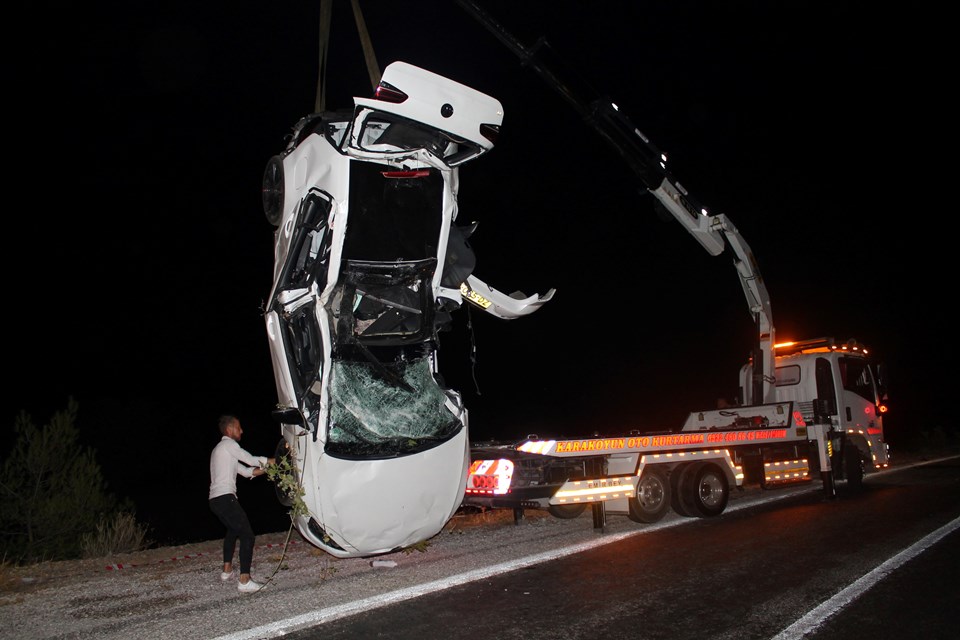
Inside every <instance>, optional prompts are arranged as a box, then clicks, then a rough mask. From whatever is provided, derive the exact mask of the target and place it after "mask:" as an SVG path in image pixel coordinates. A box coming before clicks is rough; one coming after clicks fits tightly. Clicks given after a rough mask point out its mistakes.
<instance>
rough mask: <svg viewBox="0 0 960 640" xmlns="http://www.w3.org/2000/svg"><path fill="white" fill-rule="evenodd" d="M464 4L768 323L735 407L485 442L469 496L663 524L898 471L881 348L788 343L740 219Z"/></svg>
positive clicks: (550, 59) (551, 65)
mask: <svg viewBox="0 0 960 640" xmlns="http://www.w3.org/2000/svg"><path fill="white" fill-rule="evenodd" d="M458 3H459V4H460V5H461V6H462V7H463V8H464V9H466V10H467V11H468V12H469V13H470V14H471V15H472V16H473V17H474V18H476V19H477V20H478V21H479V22H480V23H481V24H482V25H483V26H484V27H486V28H487V29H488V30H489V31H491V32H492V33H493V35H494V36H496V37H497V38H498V39H499V40H500V41H501V42H503V43H504V44H505V45H506V46H507V47H508V48H509V49H510V50H511V51H513V52H514V53H516V54H517V55H518V56H519V57H520V58H521V60H522V63H523V66H525V67H526V68H528V69H530V70H532V71H533V72H535V73H536V74H537V75H538V76H540V77H541V79H543V80H544V81H546V82H547V83H548V84H549V85H550V86H551V87H552V88H553V89H555V90H556V91H557V92H558V93H559V94H560V95H561V96H562V97H563V98H564V99H565V100H566V101H567V102H568V103H569V104H571V105H572V106H573V107H574V108H575V109H576V110H577V111H578V113H579V114H580V115H581V116H582V117H583V119H584V120H585V122H586V123H587V124H588V125H589V126H591V127H592V128H593V129H594V130H595V131H596V132H597V133H598V134H599V135H600V136H601V137H602V138H603V139H604V140H606V141H607V142H608V143H609V144H610V145H611V146H612V147H613V148H614V149H615V150H616V152H617V153H618V154H619V155H620V156H621V157H622V158H623V159H624V160H625V161H626V162H627V164H628V165H629V166H630V167H631V169H632V170H633V171H634V172H635V174H636V175H637V177H638V178H639V180H640V183H641V184H642V186H643V187H644V188H645V189H646V191H647V192H649V193H650V194H651V195H652V196H653V198H655V201H656V203H657V205H658V206H659V207H660V208H662V209H663V210H664V211H665V212H667V213H668V214H669V216H670V217H672V218H673V219H675V220H676V221H677V222H679V223H680V224H681V225H682V226H683V228H684V229H686V230H687V231H688V232H689V233H690V235H692V236H693V238H694V239H695V240H697V242H699V244H700V245H701V246H702V247H703V248H704V249H705V250H706V251H707V252H708V253H709V254H710V255H712V256H719V255H722V254H727V255H730V256H732V259H733V265H734V268H735V270H736V273H737V276H738V277H739V280H740V284H741V285H742V288H743V293H744V295H745V297H746V301H747V305H748V308H749V311H750V313H751V315H752V317H753V320H754V323H755V326H756V334H755V335H756V341H755V343H754V345H753V347H752V349H751V354H750V357H749V359H748V362H747V363H746V364H745V365H743V366H742V368H741V370H740V393H739V402H738V404H736V405H735V406H730V407H719V408H711V409H707V410H697V411H692V412H690V413H689V415H688V417H687V419H686V420H685V422H684V423H683V425H682V427H681V428H680V429H679V430H673V429H667V430H662V431H656V432H643V433H641V432H639V431H631V432H630V433H627V434H624V435H621V436H615V437H600V436H596V437H589V438H574V439H570V438H566V439H564V438H561V439H551V438H540V437H538V436H536V435H533V436H528V437H527V438H525V439H523V440H521V441H519V442H490V443H485V444H484V443H474V444H473V445H472V447H471V465H470V469H469V473H468V477H467V485H466V490H465V496H464V502H463V504H464V506H467V507H470V506H474V507H481V508H512V509H514V513H515V515H516V518H517V519H518V520H519V519H521V518H522V513H523V510H524V509H547V510H549V512H550V513H551V514H553V515H554V516H557V517H560V518H574V517H578V516H580V515H581V514H582V513H583V512H584V510H585V509H586V507H587V506H588V505H590V506H591V507H592V508H593V515H594V523H595V526H598V527H602V526H603V524H604V521H605V520H604V519H605V517H606V513H608V512H609V513H613V514H625V515H627V516H628V517H629V518H630V519H631V520H634V521H636V522H641V523H650V522H656V521H658V520H660V519H661V518H663V517H664V515H665V514H666V513H667V512H668V511H670V510H671V509H672V510H673V511H675V512H676V513H678V514H679V515H681V516H688V517H713V516H717V515H719V514H721V513H722V512H723V511H724V509H725V508H726V505H727V502H728V499H729V495H730V490H731V488H733V487H736V488H739V489H742V488H743V486H744V484H745V483H758V484H759V485H760V486H761V487H763V488H772V487H774V486H779V485H783V484H787V483H796V482H810V481H812V480H813V479H814V478H815V477H818V476H819V477H820V478H821V479H822V481H823V486H824V492H825V494H826V495H827V496H828V497H831V498H832V497H835V495H836V485H835V482H836V481H837V480H841V481H845V482H847V483H848V484H849V485H851V486H852V487H857V486H859V485H860V484H861V483H862V481H863V477H864V474H865V473H866V471H867V469H870V470H876V469H881V468H884V467H887V466H888V465H889V451H888V446H887V444H886V443H885V441H884V438H883V413H884V412H885V411H886V404H885V401H886V393H885V390H884V385H883V379H882V366H881V365H880V363H878V362H877V361H875V360H874V359H873V358H872V356H871V354H870V353H869V350H868V349H867V348H866V347H865V346H864V345H861V344H860V343H858V342H857V341H856V340H853V339H851V340H837V339H834V338H828V337H824V338H816V339H811V340H803V341H796V342H783V343H777V342H776V340H775V329H774V324H773V311H772V306H771V302H770V295H769V293H768V291H767V288H766V285H765V283H764V281H763V278H762V277H761V275H760V271H759V267H758V264H757V260H756V259H755V257H754V254H753V252H752V250H751V248H750V246H749V244H748V243H747V241H746V240H745V239H744V237H743V236H742V235H741V234H740V232H739V231H738V230H737V228H736V226H735V225H734V224H733V222H732V221H731V220H730V219H729V218H728V217H727V216H726V215H724V214H711V213H709V212H708V210H707V209H706V208H705V207H703V206H702V205H701V204H699V203H698V202H697V201H696V199H695V198H694V197H693V195H692V194H691V193H690V192H688V190H687V189H686V188H684V187H683V186H682V185H681V184H680V182H678V181H677V180H676V179H675V178H674V177H673V175H672V174H671V173H670V171H669V170H668V169H667V156H666V154H665V153H663V152H662V151H661V150H660V149H658V148H657V147H656V146H655V145H654V144H653V143H652V142H651V141H650V139H649V138H648V137H647V136H646V135H644V134H643V132H641V131H640V129H639V128H637V127H636V126H635V125H634V124H633V123H632V122H631V121H630V120H629V118H628V117H627V116H626V115H625V114H623V113H621V111H620V109H619V108H618V106H617V104H616V103H615V102H613V101H612V100H609V99H608V98H606V97H602V96H598V95H597V94H596V92H595V91H593V90H592V88H590V87H589V86H588V85H587V84H586V83H584V82H580V81H576V82H574V81H572V80H575V79H574V78H571V77H569V76H567V77H561V75H560V74H559V73H558V72H557V70H556V63H555V61H556V60H557V59H558V57H557V56H556V55H555V54H553V53H552V52H551V50H550V47H549V45H548V44H547V42H546V41H545V40H544V39H543V38H541V39H540V40H539V41H538V42H537V43H536V45H535V46H534V47H526V46H525V45H523V44H522V43H520V42H519V41H517V40H516V38H514V37H513V36H512V35H511V34H510V33H509V32H507V30H506V29H504V28H503V27H502V26H501V25H500V24H499V23H497V22H496V21H495V20H494V19H493V18H492V17H490V16H489V14H487V13H486V12H485V11H484V10H483V9H482V8H481V7H480V6H479V5H477V4H476V3H475V2H473V1H472V0H458Z"/></svg>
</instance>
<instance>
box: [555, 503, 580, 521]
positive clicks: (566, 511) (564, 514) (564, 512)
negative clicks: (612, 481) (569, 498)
mask: <svg viewBox="0 0 960 640" xmlns="http://www.w3.org/2000/svg"><path fill="white" fill-rule="evenodd" d="M586 510H587V503H586V502H581V503H580V504H552V505H550V506H549V507H547V513H549V514H550V515H552V516H553V517H554V518H560V519H561V520H573V519H574V518H579V517H580V516H581V514H583V512H584V511H586Z"/></svg>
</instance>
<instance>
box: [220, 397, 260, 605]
mask: <svg viewBox="0 0 960 640" xmlns="http://www.w3.org/2000/svg"><path fill="white" fill-rule="evenodd" d="M219 427H220V434H221V435H222V436H223V437H222V438H220V442H219V443H217V446H215V447H214V448H213V453H211V454H210V510H211V511H213V513H214V514H215V515H216V516H217V518H219V519H220V522H222V523H223V526H225V527H226V528H227V535H226V537H224V539H223V573H222V574H221V575H220V579H221V580H223V581H224V582H226V581H227V580H229V579H230V578H231V577H233V552H234V549H236V545H237V539H238V538H239V539H240V582H239V584H238V585H237V588H238V589H239V590H240V591H241V592H243V593H253V592H255V591H258V590H259V589H260V585H259V584H258V583H257V582H255V581H254V580H252V579H251V578H250V565H251V564H252V562H253V543H254V540H255V537H254V533H253V528H252V527H251V526H250V520H249V519H248V518H247V513H246V511H244V510H243V507H241V506H240V501H239V500H237V476H238V475H241V476H243V477H244V478H251V479H252V478H256V477H257V476H262V475H263V474H265V473H266V471H264V467H265V466H267V465H268V464H274V459H273V458H264V457H263V456H259V457H258V456H254V455H251V454H250V453H247V452H246V451H245V450H244V449H243V448H242V447H241V446H240V437H241V436H243V428H242V427H241V426H240V420H239V419H238V418H237V417H236V416H233V415H225V416H220V423H219Z"/></svg>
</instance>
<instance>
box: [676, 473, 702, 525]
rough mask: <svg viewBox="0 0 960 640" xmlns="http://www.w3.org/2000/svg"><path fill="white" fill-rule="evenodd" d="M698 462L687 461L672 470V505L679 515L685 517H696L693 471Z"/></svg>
mask: <svg viewBox="0 0 960 640" xmlns="http://www.w3.org/2000/svg"><path fill="white" fill-rule="evenodd" d="M697 466H698V465H697V464H692V463H686V464H681V465H680V466H678V467H675V468H674V469H673V470H672V471H671V472H670V506H671V507H673V510H674V511H675V512H676V513H677V515H680V516H683V517H685V518H693V517H696V515H697V512H696V511H695V510H694V507H693V487H692V486H691V482H690V480H691V478H692V476H691V471H694V470H695V467H697Z"/></svg>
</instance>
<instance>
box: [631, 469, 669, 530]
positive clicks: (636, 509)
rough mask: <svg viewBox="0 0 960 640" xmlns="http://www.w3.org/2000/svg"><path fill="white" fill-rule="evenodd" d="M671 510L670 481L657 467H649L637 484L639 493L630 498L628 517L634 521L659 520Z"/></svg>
mask: <svg viewBox="0 0 960 640" xmlns="http://www.w3.org/2000/svg"><path fill="white" fill-rule="evenodd" d="M669 510H670V481H669V480H667V476H666V474H665V473H664V472H663V471H661V470H660V469H658V468H656V467H647V468H646V469H644V470H643V475H641V476H640V482H639V483H638V484H637V495H636V496H634V497H633V498H632V499H631V500H630V508H629V510H628V512H627V517H628V518H630V519H631V520H633V521H634V522H642V523H648V522H657V521H659V520H660V519H661V518H663V516H664V515H666V513H667V511H669Z"/></svg>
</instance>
